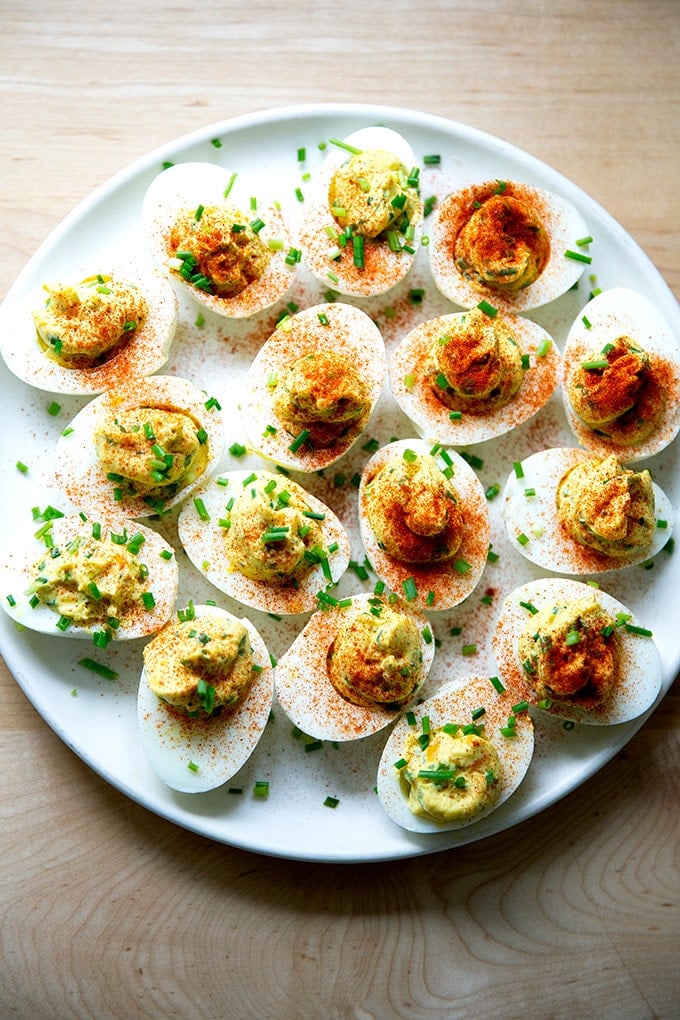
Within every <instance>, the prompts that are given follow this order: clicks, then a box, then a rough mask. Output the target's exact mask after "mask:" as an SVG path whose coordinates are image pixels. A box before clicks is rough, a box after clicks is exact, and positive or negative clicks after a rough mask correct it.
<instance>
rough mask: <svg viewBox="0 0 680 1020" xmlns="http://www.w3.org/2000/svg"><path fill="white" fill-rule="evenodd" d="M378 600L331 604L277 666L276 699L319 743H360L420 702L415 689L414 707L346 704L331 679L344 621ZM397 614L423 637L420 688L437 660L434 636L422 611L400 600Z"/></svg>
mask: <svg viewBox="0 0 680 1020" xmlns="http://www.w3.org/2000/svg"><path fill="white" fill-rule="evenodd" d="M372 599H374V596H372V595H371V594H367V593H365V592H364V593H362V594H359V595H353V596H352V600H351V602H352V604H351V606H348V607H336V606H329V607H328V608H326V609H323V610H319V611H317V612H316V613H314V614H313V615H312V616H311V617H310V618H309V620H308V622H307V623H306V624H305V626H304V628H303V629H302V631H300V633H299V634H298V636H297V638H296V639H295V641H294V642H293V644H292V645H291V646H290V648H289V649H288V651H287V652H286V653H285V655H283V656H282V657H281V658H280V659H279V660H278V662H277V665H276V696H277V698H278V701H279V703H280V705H281V707H282V708H283V710H284V712H285V713H286V715H287V716H288V717H289V719H290V720H291V721H292V722H293V723H294V724H295V725H296V726H297V727H298V728H299V729H300V730H302V732H303V733H306V734H307V735H308V736H310V737H315V738H317V739H319V740H338V741H345V740H358V739H359V738H361V737H367V736H370V734H371V733H377V732H378V730H381V729H383V728H384V727H385V726H389V725H390V723H392V722H394V720H395V719H396V718H397V716H398V715H400V714H401V712H402V711H406V709H407V708H408V707H409V705H410V704H412V703H413V702H414V700H415V699H416V698H417V691H414V693H413V695H412V697H411V698H410V699H409V705H405V706H404V707H403V709H399V710H398V711H395V710H394V709H392V710H390V709H388V708H385V707H381V706H380V705H375V706H374V707H372V708H368V707H363V706H360V705H355V704H353V703H352V702H349V701H346V700H345V698H343V697H341V695H339V694H338V692H337V691H336V690H335V688H334V687H333V685H332V684H331V682H330V680H329V678H328V670H327V665H326V661H327V655H328V651H329V649H330V646H331V644H332V643H333V641H334V640H335V638H336V637H337V634H338V632H339V630H340V628H341V627H342V626H343V624H344V623H347V622H348V621H349V620H351V619H353V618H354V617H356V616H358V615H359V614H360V613H362V612H366V611H367V610H370V607H371V600H372ZM394 608H395V610H397V611H398V612H402V613H406V614H407V615H408V616H410V617H411V618H412V619H413V621H414V623H415V624H416V626H417V627H418V630H419V631H420V634H421V652H422V656H423V666H422V677H421V680H420V683H419V684H418V689H420V687H421V686H422V683H423V681H424V680H425V677H426V676H427V674H428V673H429V671H430V667H431V665H432V660H433V658H434V638H433V636H432V631H431V630H430V626H429V623H428V620H427V618H426V617H425V616H424V615H423V614H422V613H421V612H420V611H419V610H417V609H413V608H412V607H410V606H408V605H406V604H405V603H404V602H403V601H400V602H399V603H398V604H397V605H396V606H395V607H394Z"/></svg>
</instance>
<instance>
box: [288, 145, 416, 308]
mask: <svg viewBox="0 0 680 1020" xmlns="http://www.w3.org/2000/svg"><path fill="white" fill-rule="evenodd" d="M331 145H332V146H333V148H332V149H331V150H330V152H329V154H328V156H327V157H326V159H325V160H324V163H323V164H322V166H321V168H320V170H319V172H318V176H317V177H316V179H315V180H314V181H313V184H312V186H311V188H310V189H309V194H308V195H306V196H305V206H304V211H303V217H302V224H301V227H300V245H301V249H302V255H303V258H304V261H305V263H306V265H307V267H308V269H309V270H310V272H311V273H312V274H313V275H314V276H315V277H316V278H317V279H318V280H320V281H321V283H323V284H325V286H326V287H332V288H333V289H334V290H336V291H338V292H339V293H341V294H347V295H352V296H355V297H369V296H372V295H375V294H383V293H384V292H385V291H387V290H389V289H390V288H391V287H394V286H395V284H397V283H399V281H400V280H402V279H403V278H404V277H405V276H406V274H407V273H408V272H409V270H410V269H411V267H412V265H413V260H414V258H415V253H416V251H417V249H418V245H419V243H420V228H421V224H422V220H423V203H422V200H421V198H420V193H419V170H418V168H417V167H416V165H415V163H416V158H415V153H414V152H413V149H412V148H411V146H410V144H409V143H408V142H407V141H406V139H405V138H404V137H403V136H402V135H400V134H399V133H398V132H397V131H393V130H392V129H391V128H387V127H377V126H376V127H364V128H361V129H360V130H358V131H354V132H353V133H352V134H350V135H348V136H347V137H346V138H344V139H341V140H333V141H332V142H331Z"/></svg>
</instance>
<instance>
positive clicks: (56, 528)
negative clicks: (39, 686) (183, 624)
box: [0, 514, 179, 641]
mask: <svg viewBox="0 0 680 1020" xmlns="http://www.w3.org/2000/svg"><path fill="white" fill-rule="evenodd" d="M32 523H33V528H32V529H31V531H29V530H26V531H25V533H24V534H22V535H20V536H17V542H16V544H15V545H14V548H12V549H10V550H8V552H7V553H6V555H5V557H4V562H3V565H2V575H1V576H2V582H1V583H2V596H3V597H2V599H1V600H0V601H1V604H2V608H3V609H4V610H5V612H6V613H7V614H8V615H9V616H11V617H12V619H13V620H15V621H16V623H18V624H21V625H22V626H23V627H28V628H29V629H30V630H36V631H40V632H41V633H43V634H49V635H50V636H51V637H58V636H63V637H70V638H87V639H89V640H90V641H91V640H92V634H93V630H102V629H103V624H98V625H96V626H94V627H79V626H76V625H75V624H71V625H70V626H69V627H68V628H67V629H66V630H62V629H61V628H60V627H57V621H58V620H59V613H58V612H55V611H54V610H53V609H51V608H50V607H49V606H47V605H43V604H42V603H38V604H37V605H36V606H35V608H34V607H32V606H31V603H30V599H31V592H30V590H29V587H30V584H31V578H32V567H33V565H34V564H35V563H36V562H37V561H38V560H39V559H40V557H41V556H44V557H47V556H49V555H51V550H54V549H56V550H59V548H60V547H63V546H65V545H67V544H68V543H69V542H72V541H73V540H74V539H78V538H89V537H90V536H91V535H92V528H93V524H95V523H97V524H100V525H101V541H102V542H109V541H111V538H110V536H111V535H112V534H113V535H116V536H120V537H123V536H126V537H127V541H130V540H131V539H133V538H135V536H138V535H139V536H143V539H144V540H143V542H141V543H140V551H139V553H138V554H137V557H138V559H139V562H140V564H144V566H145V568H146V570H148V575H147V578H146V580H145V582H144V587H145V589H146V591H147V592H149V593H151V595H152V596H153V604H152V605H151V606H149V608H147V607H146V606H144V605H142V603H141V602H140V603H135V604H133V605H131V606H130V607H129V609H128V611H127V612H125V613H124V614H122V616H121V618H120V620H119V626H118V627H116V628H115V629H114V628H111V629H110V630H108V628H107V630H108V633H109V634H110V637H111V638H112V639H113V640H116V641H122V640H126V639H131V638H139V637H145V636H147V635H149V634H153V633H154V632H155V631H157V630H159V628H160V627H162V626H163V624H164V623H165V622H166V621H167V620H168V619H169V618H170V615H171V614H172V611H173V608H174V605H175V600H176V598H177V591H178V584H179V575H178V569H177V561H176V559H175V553H174V550H173V548H172V546H170V545H169V544H168V543H167V542H166V541H165V539H163V538H162V537H161V536H160V535H159V534H158V533H157V532H155V531H153V530H152V529H151V528H147V527H145V526H144V525H141V524H137V523H135V522H134V521H130V520H128V519H124V518H121V517H118V518H114V517H111V516H107V515H97V514H93V515H92V516H91V518H90V519H89V520H88V519H87V518H85V519H84V520H83V518H82V517H81V516H80V514H67V515H65V516H63V517H58V518H55V519H54V520H52V521H51V527H49V528H44V529H38V530H44V531H45V532H46V533H49V535H50V541H51V542H52V543H53V544H52V546H50V547H46V545H45V541H44V538H41V539H36V538H35V531H36V528H35V522H32ZM118 544H126V543H125V542H123V543H118ZM8 596H11V597H12V599H11V601H8Z"/></svg>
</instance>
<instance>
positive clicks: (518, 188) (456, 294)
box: [428, 181, 588, 312]
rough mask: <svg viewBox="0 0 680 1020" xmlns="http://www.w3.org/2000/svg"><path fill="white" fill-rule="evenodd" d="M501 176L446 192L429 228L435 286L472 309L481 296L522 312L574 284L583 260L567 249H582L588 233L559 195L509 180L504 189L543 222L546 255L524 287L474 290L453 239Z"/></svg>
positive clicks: (450, 297)
mask: <svg viewBox="0 0 680 1020" xmlns="http://www.w3.org/2000/svg"><path fill="white" fill-rule="evenodd" d="M499 183H500V182H499V181H484V182H483V183H479V184H471V185H469V186H467V187H465V188H461V189H460V190H459V191H456V192H454V193H453V194H451V195H448V196H447V197H446V198H445V199H444V200H443V201H442V202H441V203H440V204H439V205H438V206H437V207H436V209H435V213H434V217H433V222H432V225H431V227H430V244H429V247H428V252H429V256H430V269H431V272H432V276H433V279H434V282H435V284H436V286H437V289H438V290H439V291H440V293H441V294H443V296H444V297H446V298H448V299H449V301H453V302H454V304H457V305H461V306H462V307H463V308H473V307H474V306H475V305H476V304H478V303H479V301H480V300H481V299H482V298H485V299H486V300H488V301H489V302H490V303H491V304H493V305H494V306H495V307H497V308H500V309H502V310H503V311H506V312H526V311H529V309H532V308H539V307H540V306H541V305H545V304H547V303H548V302H549V301H554V300H555V298H558V297H559V296H560V295H561V294H564V293H565V292H566V291H568V290H569V289H570V287H573V286H574V284H575V283H577V282H578V280H579V278H580V277H581V275H582V273H583V270H584V268H585V265H586V263H584V262H581V261H577V260H574V259H571V258H569V257H567V256H565V252H566V251H574V250H575V251H576V252H577V253H582V254H586V253H587V247H583V246H581V247H579V246H578V245H577V242H578V241H583V239H584V238H586V237H587V236H588V227H587V226H586V223H585V221H584V219H583V217H582V216H581V214H580V213H579V212H578V210H577V209H576V208H575V207H574V206H573V205H572V204H571V202H569V201H567V199H565V198H562V197H561V196H560V195H555V194H554V193H553V192H550V191H545V190H544V189H543V188H538V187H536V186H535V185H533V184H527V183H523V182H519V181H507V182H504V184H505V191H504V194H506V195H508V196H512V197H514V198H517V199H519V200H520V201H524V202H526V204H527V205H528V206H529V207H530V208H531V209H532V210H533V211H534V213H535V214H536V215H537V216H538V218H539V219H540V220H541V221H542V223H543V226H544V227H545V229H546V231H547V233H548V235H549V237H550V255H549V258H548V261H547V263H546V265H545V267H544V269H543V272H542V273H541V274H540V276H539V277H538V278H537V279H536V280H535V281H534V282H533V283H531V284H529V286H528V287H525V288H524V289H523V290H518V291H515V292H512V293H511V292H507V291H506V292H502V291H499V290H496V289H494V288H493V287H487V288H484V289H483V290H482V289H477V288H475V287H473V286H472V285H471V284H470V283H469V282H468V281H467V280H466V279H465V277H464V276H463V275H462V273H461V272H460V271H459V270H458V268H457V267H456V265H455V262H454V259H453V251H454V246H455V242H456V238H457V237H458V234H459V232H460V230H461V229H462V227H463V226H464V224H465V223H466V222H467V220H468V218H469V216H470V214H471V211H472V209H473V205H474V203H475V202H479V201H482V202H483V201H484V200H485V199H487V198H489V196H491V195H493V194H494V193H495V192H497V191H498V188H499Z"/></svg>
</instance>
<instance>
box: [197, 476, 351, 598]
mask: <svg viewBox="0 0 680 1020" xmlns="http://www.w3.org/2000/svg"><path fill="white" fill-rule="evenodd" d="M178 528H179V537H180V541H181V542H182V545H183V546H184V549H185V550H186V553H187V555H188V556H189V559H190V560H191V561H192V563H193V564H194V566H196V567H197V568H198V569H199V570H200V571H201V573H202V574H204V575H205V576H206V577H207V579H208V580H209V581H210V582H211V584H214V585H215V587H216V588H219V589H220V591H223V592H226V594H227V595H230V596H231V597H232V598H234V599H236V600H237V601H238V602H241V603H242V604H243V605H246V606H251V607H252V608H253V609H261V610H263V611H265V612H268V613H277V614H281V615H293V614H296V613H304V612H308V611H309V610H311V609H314V608H315V607H316V606H317V604H318V603H317V594H318V592H319V591H323V590H324V589H325V588H326V587H327V586H328V585H331V584H334V583H335V582H336V581H338V580H339V578H340V577H341V576H342V574H343V573H344V572H345V570H346V569H347V566H348V564H349V557H350V543H349V537H348V535H347V532H346V531H345V528H344V527H343V525H342V523H341V522H340V520H339V518H338V517H337V516H336V515H335V514H334V513H333V511H332V510H330V509H329V507H327V506H326V505H325V503H323V502H322V501H321V500H320V499H317V498H316V497H315V496H313V495H312V494H311V493H309V492H307V491H306V490H305V489H303V488H302V486H301V485H298V484H297V482H294V481H293V480H292V479H290V478H286V477H285V476H283V475H280V474H275V473H273V472H268V471H245V470H241V471H228V472H226V473H225V474H222V475H220V476H219V477H218V478H217V479H215V480H213V481H209V482H206V483H205V484H204V485H202V486H200V487H199V488H198V489H196V491H195V492H194V494H193V500H191V501H189V502H188V503H187V504H186V505H185V506H184V507H183V508H182V510H181V511H180V514H179V521H178Z"/></svg>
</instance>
